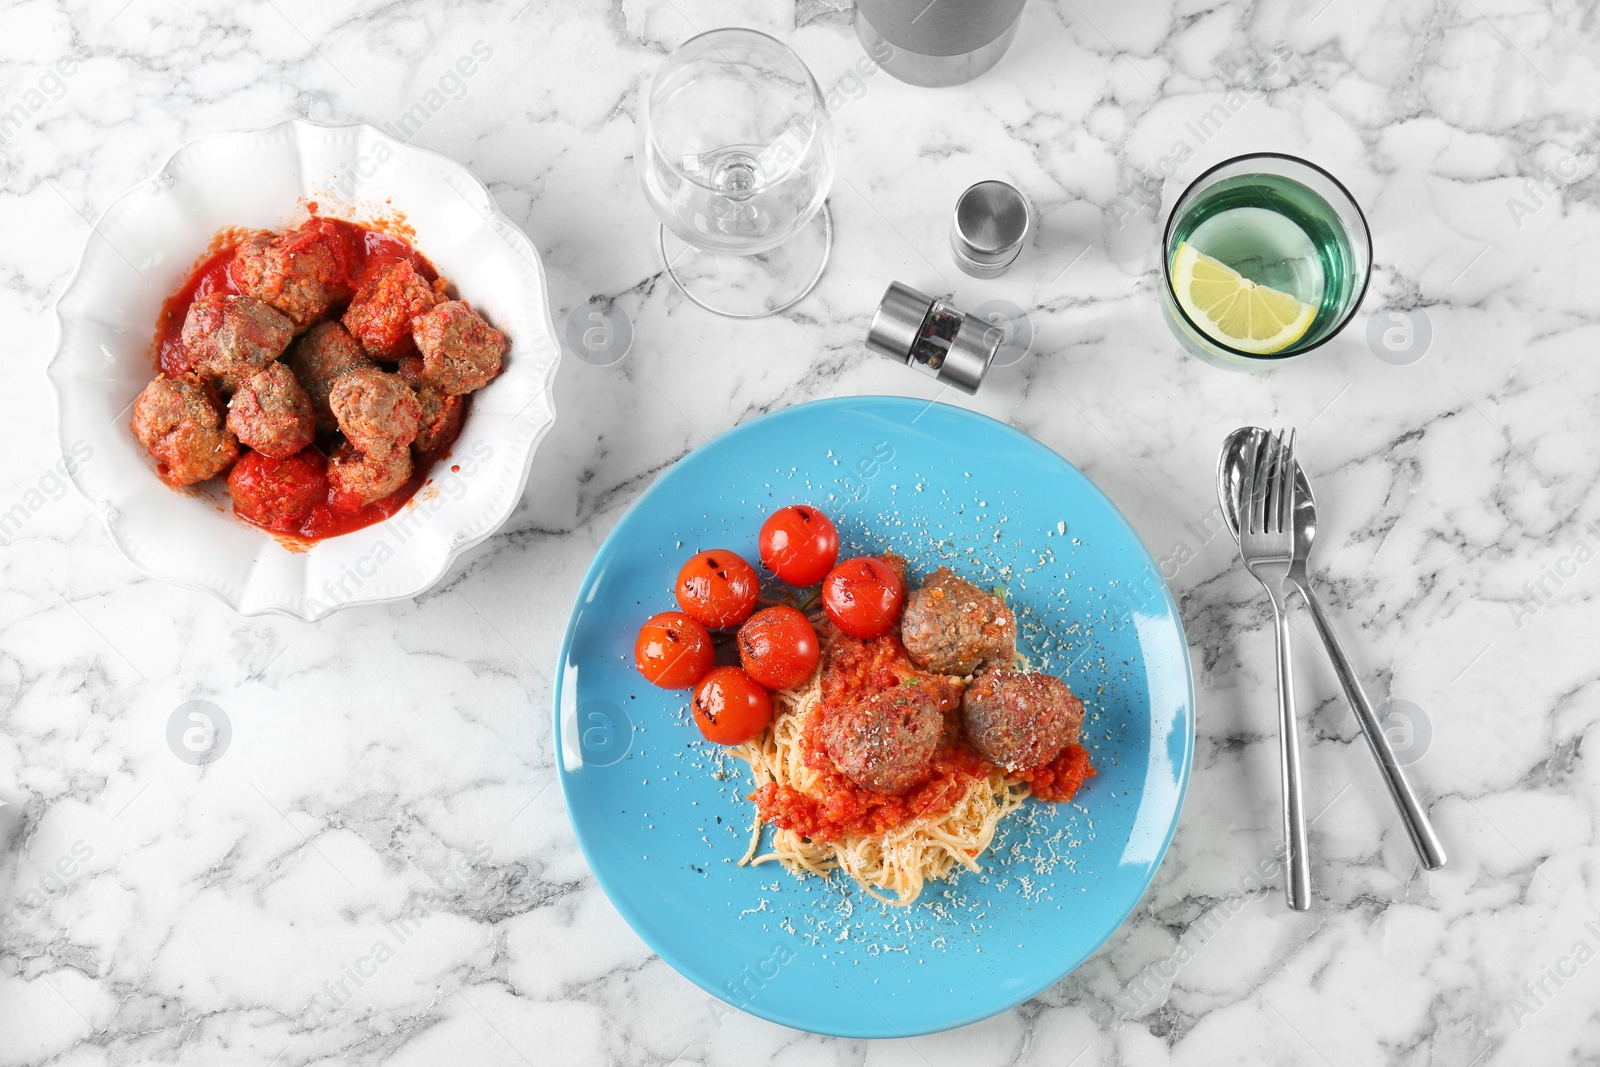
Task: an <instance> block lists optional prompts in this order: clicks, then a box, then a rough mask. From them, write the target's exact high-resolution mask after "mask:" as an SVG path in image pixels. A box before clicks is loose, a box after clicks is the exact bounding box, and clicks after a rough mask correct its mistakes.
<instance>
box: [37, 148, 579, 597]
mask: <svg viewBox="0 0 1600 1067" xmlns="http://www.w3.org/2000/svg"><path fill="white" fill-rule="evenodd" d="M285 128H289V129H293V130H294V131H296V132H295V136H296V137H297V138H298V136H299V135H300V133H299V131H301V130H304V129H311V130H314V131H318V132H339V131H361V132H362V134H363V136H370V137H375V138H379V139H381V140H382V141H384V142H387V143H388V144H389V146H390V147H391V148H392V149H393V150H394V151H395V152H396V153H397V154H400V153H406V152H410V153H416V154H419V155H422V156H425V157H432V158H433V159H434V160H435V161H437V162H439V163H441V164H443V165H444V166H445V167H447V168H451V169H453V170H455V171H456V172H457V173H458V174H459V175H460V176H461V177H463V178H465V179H466V180H467V181H468V182H469V183H470V184H471V185H472V186H473V187H475V188H476V189H477V190H478V191H480V192H481V193H482V194H483V198H484V202H485V205H486V206H487V208H488V215H487V216H486V218H485V221H486V223H487V224H488V225H490V226H491V227H493V228H495V229H496V230H497V231H498V232H500V233H502V234H506V233H510V234H514V235H516V237H517V238H520V239H521V241H522V242H523V243H524V244H525V245H526V248H527V251H528V253H529V255H528V256H527V258H528V259H529V260H530V261H531V263H532V265H533V268H534V270H535V271H536V272H537V276H538V283H539V295H540V297H541V303H542V304H543V315H542V317H541V324H542V325H543V327H544V328H545V332H546V336H547V339H548V340H549V342H550V345H551V348H552V349H553V350H554V352H555V358H554V359H552V360H551V361H550V365H549V366H548V367H547V368H546V370H545V373H544V380H543V381H542V382H540V383H539V385H540V393H541V395H542V396H543V397H544V398H545V401H546V406H547V408H548V417H547V418H545V420H544V425H542V426H540V427H538V429H537V430H535V432H534V434H533V436H532V437H531V438H530V439H529V441H528V443H527V452H526V454H525V455H524V456H523V459H522V474H521V477H520V478H519V479H518V480H517V491H516V493H514V494H509V493H508V494H507V499H506V503H505V506H504V507H503V508H501V509H499V511H498V513H497V514H494V515H493V516H492V521H491V522H489V523H488V524H487V525H486V526H485V527H484V530H483V532H482V533H480V534H479V535H478V536H476V537H472V538H468V539H464V540H459V541H458V540H455V539H452V541H451V547H450V549H449V550H448V551H447V552H446V553H445V555H444V557H443V559H442V560H441V562H440V564H439V566H438V567H437V568H436V569H435V570H434V571H433V572H432V573H431V574H429V575H428V576H427V577H426V578H425V579H423V580H422V582H421V584H419V585H418V586H417V588H415V589H413V590H412V591H410V592H408V593H397V594H394V595H392V596H375V597H371V598H368V599H361V598H356V599H353V600H348V601H337V602H326V601H321V600H317V599H315V598H312V597H309V596H306V595H305V594H302V595H301V597H300V600H299V604H300V607H301V609H302V610H299V611H296V610H293V608H291V607H286V606H283V605H279V604H265V605H262V606H259V607H255V608H251V609H250V610H246V609H245V608H244V607H243V606H242V599H241V597H240V596H238V595H229V594H228V593H225V592H224V591H223V590H221V589H219V588H217V587H216V586H214V585H211V584H208V583H206V582H203V581H197V580H195V579H193V578H189V577H186V576H184V575H177V574H168V573H160V572H157V571H156V570H154V569H152V568H151V567H150V566H148V565H147V564H146V563H145V562H144V561H143V560H142V559H140V558H138V556H137V555H135V554H134V553H133V552H132V551H130V550H129V548H128V545H127V544H126V543H125V541H124V540H123V537H122V536H121V535H119V534H118V532H117V529H116V526H115V525H114V524H113V522H112V519H111V516H110V515H108V514H107V513H106V512H105V510H104V509H102V508H101V507H100V506H99V505H98V504H97V503H96V502H95V501H94V500H93V499H91V497H90V495H89V492H88V490H87V489H86V488H85V487H84V485H83V483H82V481H81V480H80V477H79V467H78V466H77V465H75V464H72V463H64V464H63V466H64V468H65V471H66V474H67V478H68V480H69V481H71V483H72V485H73V488H75V489H76V490H77V491H78V495H79V496H81V497H82V498H83V499H84V502H85V503H87V504H88V505H89V507H90V510H92V511H93V512H94V513H95V514H96V515H98V516H99V518H100V523H101V525H102V526H104V527H105V531H106V535H107V537H109V538H110V540H111V543H112V544H114V545H115V546H116V548H117V551H118V552H120V553H121V554H122V557H123V559H125V560H127V561H128V562H129V563H130V564H132V565H133V567H134V568H135V569H137V570H138V571H139V572H140V573H142V574H145V575H147V576H149V577H151V578H155V579H158V580H160V581H163V582H168V583H170V584H172V585H177V586H181V587H183V588H186V589H194V590H199V591H202V592H206V593H209V594H211V595H212V596H214V597H216V598H217V599H218V600H220V601H222V602H223V603H225V604H227V605H228V606H229V607H230V608H232V609H233V610H234V611H235V612H237V613H238V614H239V615H241V616H244V617H246V618H258V617H261V616H266V615H277V616H281V617H283V618H289V619H297V620H299V621H301V622H320V621H321V620H323V619H325V618H327V617H328V616H330V615H332V614H334V613H335V612H339V611H343V610H346V609H349V608H356V607H372V606H377V605H381V604H392V603H396V602H398V601H402V600H412V599H415V598H416V597H417V596H419V595H420V594H422V593H425V592H427V591H428V590H429V589H431V588H433V587H434V586H435V585H437V584H438V582H439V580H440V579H441V578H443V577H444V576H445V574H446V573H448V572H449V570H450V568H451V567H452V566H454V564H455V562H456V560H458V559H460V558H461V555H462V554H463V553H465V552H466V551H467V550H468V549H471V548H475V547H476V546H478V545H480V544H482V543H483V542H485V541H487V540H488V539H489V538H491V537H493V536H494V535H495V534H496V533H498V532H499V531H500V528H501V527H502V526H504V525H505V523H506V520H507V519H509V518H510V517H511V514H512V512H514V511H515V510H516V507H517V504H518V503H520V502H521V500H522V497H523V495H524V494H525V493H526V492H527V489H528V479H529V478H530V477H532V475H533V458H534V455H535V454H536V453H537V452H538V449H539V445H540V443H541V442H542V441H543V440H544V438H545V436H546V435H548V434H549V432H550V429H551V427H553V426H554V425H555V421H556V405H555V389H554V387H555V379H556V373H557V371H558V370H559V369H560V366H561V341H560V335H559V334H558V333H557V332H556V327H555V319H554V318H553V317H552V315H551V307H550V292H549V283H548V279H547V276H546V273H545V269H544V260H543V258H542V257H541V256H540V255H539V250H538V248H537V246H535V245H534V243H533V240H532V238H530V237H529V236H528V235H527V233H526V232H525V231H524V230H523V229H522V227H521V226H519V225H518V224H517V223H516V222H515V221H513V220H512V219H511V218H510V217H509V216H507V215H506V214H505V213H504V212H503V211H501V210H500V205H499V203H498V202H497V201H496V200H495V198H494V193H493V192H491V191H490V189H489V187H488V186H487V185H486V184H484V182H483V181H482V180H481V179H479V178H478V176H477V175H476V174H474V173H472V171H471V169H469V168H468V167H467V166H466V165H465V164H463V163H461V162H460V161H459V160H456V159H454V158H452V157H451V156H448V155H446V154H445V153H443V152H439V151H436V150H434V149H431V148H422V147H419V146H417V145H413V144H410V143H407V142H404V141H400V140H397V139H395V138H394V137H392V136H391V135H390V134H388V133H386V132H385V131H384V130H382V129H380V128H379V127H377V126H374V125H373V124H371V123H369V122H337V123H328V122H316V121H313V120H311V119H307V118H290V119H285V120H283V121H281V122H274V123H270V124H267V125H264V126H251V127H244V128H240V129H229V130H217V131H215V132H212V133H208V134H205V135H203V136H200V137H196V138H193V139H191V140H189V141H187V142H185V143H184V144H182V145H181V146H179V147H178V148H177V149H176V150H174V151H173V152H172V153H170V154H169V155H168V156H167V157H166V159H165V160H163V161H162V163H161V165H160V166H159V167H157V168H156V169H155V171H154V172H153V173H151V174H150V175H148V176H147V177H146V178H144V179H143V180H142V181H138V182H135V183H134V184H133V185H131V186H129V187H128V188H127V189H125V190H123V192H122V193H120V194H119V195H118V196H117V197H116V198H115V199H113V200H112V201H111V202H110V203H108V204H107V205H106V207H105V209H104V210H102V211H101V212H100V214H99V215H98V216H97V217H96V218H95V220H94V223H93V225H91V227H90V229H89V238H88V239H87V240H85V241H84V243H83V247H82V249H81V250H80V251H79V252H78V257H77V261H76V263H75V264H74V265H73V268H72V273H71V274H69V275H68V276H67V281H66V284H65V285H63V286H62V287H61V291H60V292H59V293H57V294H56V298H55V300H54V302H53V303H52V306H51V317H52V319H53V320H54V325H55V337H54V339H53V341H52V344H51V352H50V361H49V363H47V364H46V365H45V377H46V378H48V379H49V381H50V388H51V392H52V393H53V394H54V397H55V421H56V447H57V449H58V450H60V452H61V455H62V456H63V458H65V457H66V455H67V448H68V442H67V440H66V432H67V427H66V422H65V419H66V401H67V396H66V384H65V381H64V379H63V376H62V374H61V371H62V368H63V366H64V362H63V361H64V357H65V355H66V353H65V350H64V345H65V341H66V325H67V324H66V316H65V314H64V313H63V312H62V304H63V303H64V302H65V301H66V299H67V297H68V296H69V295H71V294H72V292H73V291H74V290H75V289H76V288H77V286H78V284H79V282H80V281H81V280H82V277H83V273H84V268H85V266H86V264H87V262H88V258H89V251H90V249H91V247H92V246H93V243H94V235H95V234H96V233H98V232H99V231H100V227H101V226H102V225H103V224H104V222H105V221H106V219H107V218H109V217H110V216H111V214H112V213H113V212H115V211H117V210H119V209H120V208H121V207H122V205H123V204H124V203H125V202H126V201H127V200H128V199H129V198H130V197H132V196H133V195H134V194H135V193H137V192H139V191H140V190H141V189H143V188H145V187H147V186H148V185H149V184H150V183H151V182H152V181H159V180H160V178H161V176H162V174H164V173H166V171H167V169H168V168H169V167H171V166H172V164H173V163H174V162H175V161H176V160H178V159H179V158H180V157H182V156H184V155H185V154H187V153H189V152H191V151H193V150H195V149H197V148H199V147H201V146H202V145H205V144H208V143H211V142H215V141H219V140H223V139H226V138H233V137H247V136H252V135H269V134H273V133H277V132H278V131H280V130H283V129H285ZM152 329H153V326H152ZM530 407H531V405H530ZM162 488H165V487H162ZM397 514H398V512H397ZM392 518H393V516H390V518H388V519H384V520H383V522H380V523H376V524H374V525H377V526H381V525H383V523H386V522H389V521H390V519H392ZM263 535H264V536H270V534H266V533H265V532H264V531H263ZM241 592H242V590H241Z"/></svg>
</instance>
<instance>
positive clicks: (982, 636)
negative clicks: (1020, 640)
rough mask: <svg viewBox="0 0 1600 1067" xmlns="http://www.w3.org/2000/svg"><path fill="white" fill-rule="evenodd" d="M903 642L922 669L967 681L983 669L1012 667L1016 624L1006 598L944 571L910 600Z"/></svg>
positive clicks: (904, 617)
mask: <svg viewBox="0 0 1600 1067" xmlns="http://www.w3.org/2000/svg"><path fill="white" fill-rule="evenodd" d="M900 640H901V641H902V642H904V644H905V646H906V652H907V653H908V654H909V655H910V656H911V662H913V663H915V664H916V665H917V666H918V667H921V668H922V669H923V670H925V671H932V672H933V673H935V674H953V675H956V676H957V677H965V676H967V675H969V674H971V673H972V672H973V671H976V670H977V669H978V668H979V667H983V666H994V667H1009V666H1011V664H1012V661H1013V660H1014V659H1015V658H1016V653H1017V619H1016V616H1015V615H1013V614H1012V613H1011V609H1010V608H1009V607H1007V606H1006V602H1005V600H1004V598H1002V597H1000V596H999V595H997V594H995V593H990V592H986V591H984V590H982V589H980V588H978V587H977V586H976V585H973V584H972V583H971V582H969V581H967V580H966V579H965V578H962V577H961V576H959V575H957V574H956V573H955V572H954V571H952V570H950V569H949V568H948V567H940V568H939V569H938V570H937V571H935V572H934V573H933V574H931V575H930V576H929V577H928V579H927V580H926V581H924V582H923V583H922V587H921V588H920V589H918V590H917V591H916V592H914V593H912V594H911V597H910V599H909V600H907V601H906V609H905V614H904V615H902V616H901V619H900Z"/></svg>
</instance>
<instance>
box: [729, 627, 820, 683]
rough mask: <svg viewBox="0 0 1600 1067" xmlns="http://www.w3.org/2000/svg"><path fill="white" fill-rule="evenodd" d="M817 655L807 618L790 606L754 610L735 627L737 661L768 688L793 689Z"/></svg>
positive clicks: (803, 679) (808, 672) (804, 678)
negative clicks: (742, 622) (737, 642)
mask: <svg viewBox="0 0 1600 1067" xmlns="http://www.w3.org/2000/svg"><path fill="white" fill-rule="evenodd" d="M821 656H822V649H821V646H819V645H818V644H817V631H815V630H813V629H812V628H811V620H810V619H808V618H806V617H805V615H803V614H802V613H801V612H799V611H796V610H795V609H794V608H788V607H776V608H767V609H765V610H763V611H758V612H756V613H755V614H754V615H752V616H750V621H748V622H746V623H745V624H744V625H743V626H741V627H739V662H740V663H742V664H743V665H744V671H745V673H746V674H748V675H749V676H750V677H752V678H754V679H755V680H756V681H758V682H760V683H761V684H762V685H764V686H766V687H767V688H768V689H793V688H794V687H795V686H797V685H802V684H804V683H805V682H807V681H809V680H810V678H811V675H812V673H813V672H815V671H816V669H817V660H818V659H820V658H821Z"/></svg>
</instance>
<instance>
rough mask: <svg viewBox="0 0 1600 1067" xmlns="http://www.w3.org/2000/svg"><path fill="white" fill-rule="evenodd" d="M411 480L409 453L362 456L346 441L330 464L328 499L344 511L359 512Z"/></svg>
mask: <svg viewBox="0 0 1600 1067" xmlns="http://www.w3.org/2000/svg"><path fill="white" fill-rule="evenodd" d="M410 477H411V450H410V449H407V448H396V449H392V450H390V451H388V452H362V451H360V450H359V449H357V448H356V447H355V446H354V445H352V444H351V443H350V442H348V441H346V442H345V443H344V444H342V445H340V446H339V447H338V448H337V449H335V450H334V453H333V455H332V457H330V458H329V460H328V486H329V489H330V494H329V499H330V500H332V501H333V504H334V506H335V507H337V508H340V509H342V510H344V511H360V510H361V509H362V508H364V507H366V506H367V505H368V504H371V503H373V502H375V501H378V500H382V499H383V498H384V497H386V496H388V495H389V494H390V493H393V492H394V491H395V490H397V489H399V488H400V487H401V486H403V485H405V484H406V481H407V480H408V479H409V478H410Z"/></svg>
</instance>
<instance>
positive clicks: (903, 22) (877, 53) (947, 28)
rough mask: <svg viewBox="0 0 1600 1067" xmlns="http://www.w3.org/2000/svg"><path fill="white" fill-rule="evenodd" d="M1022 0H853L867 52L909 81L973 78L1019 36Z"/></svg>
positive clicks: (938, 83) (932, 83)
mask: <svg viewBox="0 0 1600 1067" xmlns="http://www.w3.org/2000/svg"><path fill="white" fill-rule="evenodd" d="M1025 2H1026V0H933V3H929V2H928V0H856V18H855V22H856V36H857V37H859V38H860V39H861V46H862V47H863V48H865V49H866V50H867V55H869V56H871V57H872V58H873V60H874V61H875V62H876V63H877V64H878V66H880V67H882V68H883V69H884V70H886V71H888V72H889V73H890V74H892V75H893V76H894V77H896V78H899V79H900V80H901V81H903V82H908V83H910V84H911V85H922V86H927V87H930V88H938V87H943V86H947V85H960V84H961V83H962V82H968V81H971V80H972V79H973V78H976V77H977V76H978V75H980V74H982V73H983V72H984V71H986V70H988V69H989V68H990V67H992V66H994V65H995V64H996V63H998V62H1000V57H1001V56H1003V55H1005V54H1006V49H1008V48H1010V47H1011V40H1012V38H1014V37H1015V36H1016V35H1017V23H1018V22H1019V21H1021V19H1022V5H1023V4H1024V3H1025Z"/></svg>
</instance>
